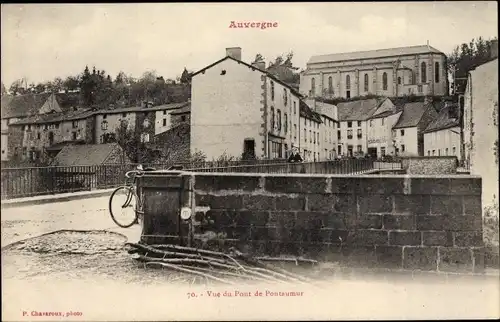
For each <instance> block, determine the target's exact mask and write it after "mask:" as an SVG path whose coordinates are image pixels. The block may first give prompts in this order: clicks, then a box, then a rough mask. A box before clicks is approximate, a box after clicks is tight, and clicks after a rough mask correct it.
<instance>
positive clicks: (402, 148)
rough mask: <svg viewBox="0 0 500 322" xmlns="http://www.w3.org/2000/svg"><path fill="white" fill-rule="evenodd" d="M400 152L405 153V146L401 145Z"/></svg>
mask: <svg viewBox="0 0 500 322" xmlns="http://www.w3.org/2000/svg"><path fill="white" fill-rule="evenodd" d="M401 152H405V145H404V144H401Z"/></svg>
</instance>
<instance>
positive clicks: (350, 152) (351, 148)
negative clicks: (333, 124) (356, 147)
mask: <svg viewBox="0 0 500 322" xmlns="http://www.w3.org/2000/svg"><path fill="white" fill-rule="evenodd" d="M352 152H353V147H352V145H348V146H347V155H348V156H350V157H352Z"/></svg>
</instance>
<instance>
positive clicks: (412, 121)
mask: <svg viewBox="0 0 500 322" xmlns="http://www.w3.org/2000/svg"><path fill="white" fill-rule="evenodd" d="M427 107H428V105H426V104H425V103H424V102H412V103H406V104H405V106H404V108H403V113H401V115H400V116H399V119H398V121H397V122H396V124H395V125H394V126H393V128H395V129H397V128H404V127H414V126H417V125H418V123H419V122H420V119H422V116H423V115H424V113H425V111H426V110H427Z"/></svg>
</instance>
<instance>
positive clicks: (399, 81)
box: [398, 77, 401, 85]
mask: <svg viewBox="0 0 500 322" xmlns="http://www.w3.org/2000/svg"><path fill="white" fill-rule="evenodd" d="M398 85H401V77H398Z"/></svg>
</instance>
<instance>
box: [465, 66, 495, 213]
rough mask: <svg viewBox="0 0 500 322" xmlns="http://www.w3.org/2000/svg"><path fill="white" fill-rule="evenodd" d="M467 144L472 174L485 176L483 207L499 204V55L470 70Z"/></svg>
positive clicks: (466, 97)
mask: <svg viewBox="0 0 500 322" xmlns="http://www.w3.org/2000/svg"><path fill="white" fill-rule="evenodd" d="M464 143H465V144H464V147H465V159H466V161H468V163H469V164H470V173H471V174H473V175H479V176H481V177H482V185H483V190H482V204H483V209H484V208H485V207H488V206H492V205H493V204H495V203H496V206H497V207H498V175H499V173H498V58H496V59H494V60H492V61H490V62H488V63H486V64H483V65H481V66H478V67H476V69H474V70H473V71H471V72H470V73H469V76H468V81H467V88H466V91H465V102H464ZM496 211H497V212H498V208H497V210H496ZM497 215H498V213H497Z"/></svg>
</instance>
